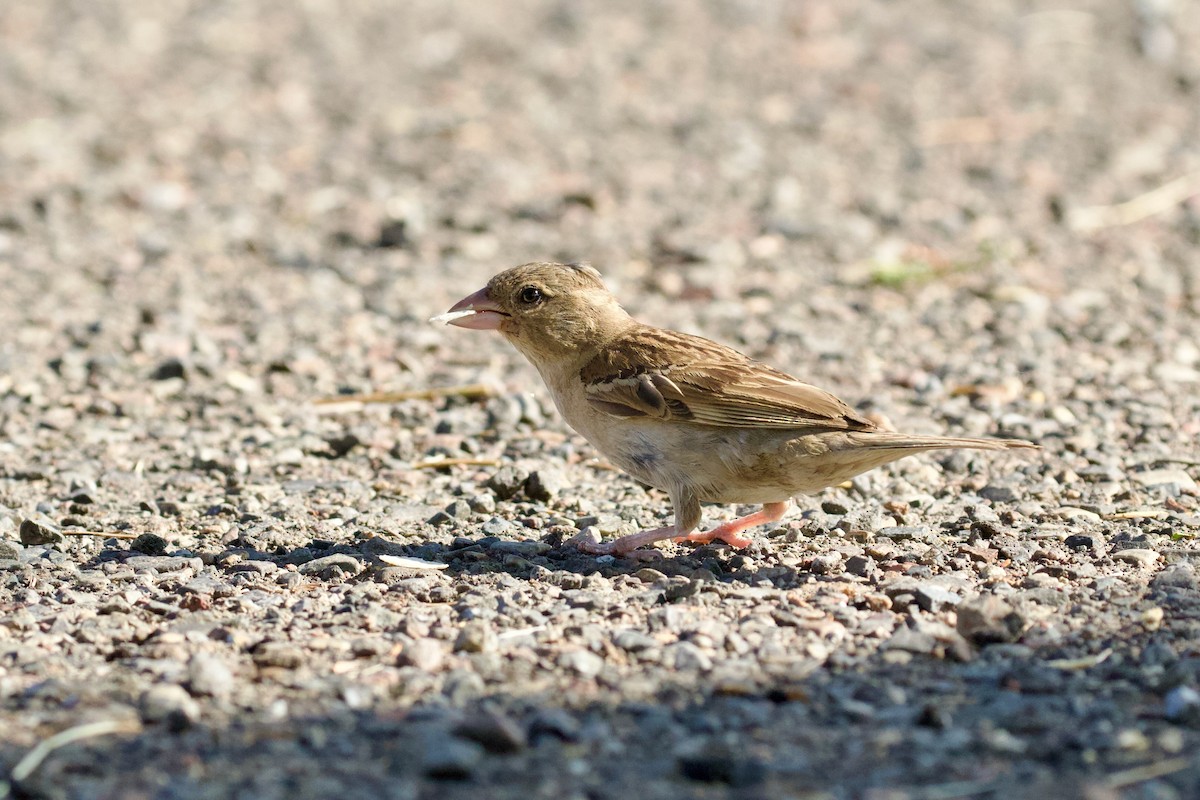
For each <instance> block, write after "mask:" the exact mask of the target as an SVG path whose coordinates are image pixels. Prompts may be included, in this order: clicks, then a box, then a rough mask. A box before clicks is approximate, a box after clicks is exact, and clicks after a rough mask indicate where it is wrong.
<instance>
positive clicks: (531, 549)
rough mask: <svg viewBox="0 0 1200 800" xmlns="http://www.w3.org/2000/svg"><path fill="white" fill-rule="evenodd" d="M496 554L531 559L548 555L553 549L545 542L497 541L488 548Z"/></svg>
mask: <svg viewBox="0 0 1200 800" xmlns="http://www.w3.org/2000/svg"><path fill="white" fill-rule="evenodd" d="M488 549H490V550H492V551H494V552H497V553H511V554H513V555H518V556H525V557H526V558H533V557H534V556H540V555H544V554H546V553H549V552H550V551H551V550H552V549H553V548H551V547H550V545H548V544H546V543H545V542H533V541H525V542H508V541H499V542H493V543H492V544H491V545H490V547H489V548H488Z"/></svg>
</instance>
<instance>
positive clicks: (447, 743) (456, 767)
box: [421, 736, 484, 780]
mask: <svg viewBox="0 0 1200 800" xmlns="http://www.w3.org/2000/svg"><path fill="white" fill-rule="evenodd" d="M483 754H484V750H483V747H482V746H481V745H479V744H476V743H475V742H470V741H467V740H465V739H459V738H456V737H453V736H436V737H430V738H429V739H428V740H427V741H426V742H425V749H424V752H423V754H422V758H421V771H422V772H424V773H425V775H427V776H428V777H430V778H440V779H444V780H445V779H449V780H463V779H465V778H469V777H471V774H472V773H473V772H474V771H475V768H476V767H477V766H479V762H480V761H482V760H483Z"/></svg>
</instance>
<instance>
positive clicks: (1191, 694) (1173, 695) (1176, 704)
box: [1163, 686, 1200, 724]
mask: <svg viewBox="0 0 1200 800" xmlns="http://www.w3.org/2000/svg"><path fill="white" fill-rule="evenodd" d="M1163 716H1165V717H1166V718H1167V719H1169V720H1171V721H1172V722H1186V723H1189V724H1195V723H1197V722H1200V692H1197V691H1196V690H1195V689H1193V688H1192V687H1190V686H1176V687H1175V688H1174V689H1172V690H1171V691H1169V692H1167V694H1166V696H1165V697H1163Z"/></svg>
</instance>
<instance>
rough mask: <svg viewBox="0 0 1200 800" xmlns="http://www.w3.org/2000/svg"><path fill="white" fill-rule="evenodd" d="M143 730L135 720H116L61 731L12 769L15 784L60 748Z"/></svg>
mask: <svg viewBox="0 0 1200 800" xmlns="http://www.w3.org/2000/svg"><path fill="white" fill-rule="evenodd" d="M141 729H142V726H141V725H140V724H138V722H136V721H134V720H116V719H106V720H101V721H100V722H89V723H87V724H86V725H77V726H75V727H74V728H67V729H66V730H65V731H59V732H58V733H56V734H54V735H53V736H51V737H49V738H47V739H43V740H42V741H40V742H38V743H37V745H36V746H34V748H33V749H32V750H30V751H29V752H28V753H26V754H25V755H24V756H23V757H22V758H21V760H20V761H18V762H17V765H16V766H15V767H13V769H12V780H13V783H18V784H19V783H21V782H22V781H24V780H26V779H27V778H29V776H30V775H32V774H33V771H34V770H36V769H37V768H38V767H40V766H41V764H42V762H43V761H45V760H46V757H47V756H48V755H50V754H51V753H53V752H54V751H55V750H57V749H58V748H60V747H64V746H66V745H68V744H71V743H72V742H77V741H79V740H80V739H91V738H92V737H95V736H106V735H108V734H110V733H137V732H138V731H140V730H141Z"/></svg>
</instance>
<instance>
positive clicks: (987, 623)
mask: <svg viewBox="0 0 1200 800" xmlns="http://www.w3.org/2000/svg"><path fill="white" fill-rule="evenodd" d="M957 611H958V632H959V633H960V634H962V636H963V638H965V639H966V640H967V641H969V642H971V643H972V644H976V645H985V644H995V643H1000V642H1015V641H1017V639H1019V638H1021V634H1022V633H1024V632H1025V628H1026V625H1027V623H1026V620H1025V618H1024V617H1023V616H1022V615H1021V614H1019V613H1018V612H1017V610H1016V609H1014V608H1013V607H1012V606H1011V605H1009V604H1008V603H1007V602H1005V601H1004V600H1002V599H1001V598H999V597H997V596H996V595H992V594H986V595H982V596H980V597H976V598H973V599H971V600H967V601H964V602H962V603H959V605H958V609H957Z"/></svg>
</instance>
